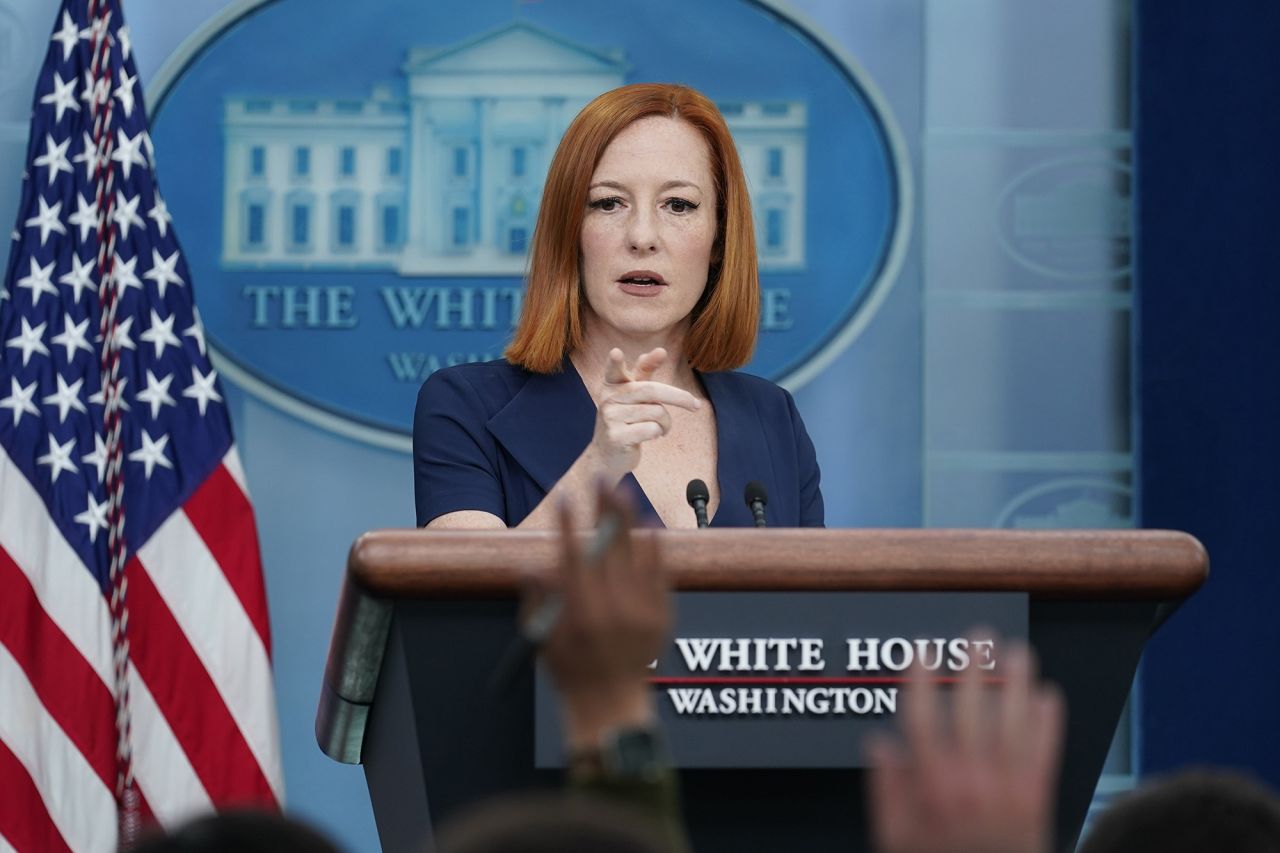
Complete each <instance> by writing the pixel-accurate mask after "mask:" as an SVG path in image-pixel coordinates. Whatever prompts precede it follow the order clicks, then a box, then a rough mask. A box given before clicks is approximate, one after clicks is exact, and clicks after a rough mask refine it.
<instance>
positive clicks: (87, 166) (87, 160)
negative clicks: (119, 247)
mask: <svg viewBox="0 0 1280 853" xmlns="http://www.w3.org/2000/svg"><path fill="white" fill-rule="evenodd" d="M80 135H81V137H82V139H83V142H82V144H81V147H80V153H79V154H77V155H76V156H74V157H72V158H71V162H72V163H83V164H84V179H85V180H86V181H91V180H93V172H94V170H95V169H96V168H97V167H98V146H97V145H95V144H94V143H93V137H92V136H90V135H89V131H87V130H86V131H83V132H82V133H81V134H80ZM93 206H94V209H95V210H96V209H97V207H98V202H97V200H96V199H95V200H94V203H93ZM80 239H81V240H83V239H84V238H83V237H81V238H80Z"/></svg>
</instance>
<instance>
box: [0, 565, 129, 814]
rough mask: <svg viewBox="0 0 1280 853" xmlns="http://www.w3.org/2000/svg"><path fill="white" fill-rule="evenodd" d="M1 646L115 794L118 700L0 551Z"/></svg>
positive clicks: (50, 713)
mask: <svg viewBox="0 0 1280 853" xmlns="http://www.w3.org/2000/svg"><path fill="white" fill-rule="evenodd" d="M0 643H4V645H5V646H7V647H8V649H9V651H10V653H12V654H13V657H14V659H15V660H17V662H18V665H19V666H20V667H22V671H23V672H25V673H26V676H27V680H28V681H30V682H31V687H32V688H33V689H34V690H35V692H36V695H37V696H39V697H40V702H41V704H43V705H44V707H45V709H46V710H47V711H48V712H49V715H50V716H51V717H53V719H54V720H55V721H56V722H57V723H58V725H59V726H60V727H61V728H62V730H63V731H64V732H66V733H67V738H68V739H70V741H71V742H72V743H73V744H75V747H76V749H78V750H80V753H81V754H82V755H84V757H85V759H86V760H87V761H88V762H89V766H91V767H92V768H93V770H94V772H95V773H97V774H98V778H100V779H101V780H102V782H103V784H104V785H106V786H107V790H108V791H114V790H115V781H116V759H115V749H116V744H115V738H116V726H115V714H116V712H115V700H114V699H112V697H111V692H110V691H109V690H108V689H107V685H105V684H103V683H102V679H101V678H99V677H98V674H97V673H96V672H94V670H93V667H91V666H90V665H89V662H88V661H87V660H85V659H84V657H82V656H81V654H80V652H79V651H78V650H77V649H76V647H75V646H73V645H72V644H71V641H70V640H68V639H67V635H66V634H64V633H62V629H60V628H59V627H58V626H57V625H56V624H54V622H53V620H51V619H50V618H49V616H48V615H47V614H46V613H45V611H44V608H43V607H41V606H40V600H39V599H38V598H37V597H36V591H35V588H34V587H33V586H32V585H31V581H30V579H29V578H27V576H26V575H25V574H23V572H22V569H20V568H18V566H17V564H15V563H14V562H13V559H12V558H11V557H10V556H9V552H8V551H6V550H5V549H4V548H2V547H0Z"/></svg>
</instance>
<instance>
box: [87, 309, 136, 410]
mask: <svg viewBox="0 0 1280 853" xmlns="http://www.w3.org/2000/svg"><path fill="white" fill-rule="evenodd" d="M129 319H133V318H132V317H130V318H129ZM128 384H129V377H127V376H124V377H121V379H120V382H119V383H118V384H117V385H116V393H115V394H114V395H112V397H111V399H112V400H114V401H115V402H116V404H117V405H118V406H119V407H120V408H121V409H123V410H124V411H126V412H128V411H131V409H130V408H129V404H128V403H126V402H125V400H124V386H126V385H128ZM106 400H107V389H106V386H103V388H102V390H100V391H99V392H98V393H97V394H91V395H90V396H89V402H90V403H93V404H95V405H98V406H106V405H107V402H106Z"/></svg>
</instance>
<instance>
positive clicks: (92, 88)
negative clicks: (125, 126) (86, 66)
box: [80, 71, 111, 106]
mask: <svg viewBox="0 0 1280 853" xmlns="http://www.w3.org/2000/svg"><path fill="white" fill-rule="evenodd" d="M110 89H111V81H110V80H109V79H108V78H106V77H103V78H101V79H98V80H94V79H93V72H92V71H85V72H84V86H83V87H82V88H81V91H80V100H82V101H84V102H85V103H86V104H89V105H90V106H92V105H93V104H101V103H103V102H104V101H106V99H107V92H109V91H110Z"/></svg>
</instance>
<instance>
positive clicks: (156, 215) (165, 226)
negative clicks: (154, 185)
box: [147, 193, 173, 237]
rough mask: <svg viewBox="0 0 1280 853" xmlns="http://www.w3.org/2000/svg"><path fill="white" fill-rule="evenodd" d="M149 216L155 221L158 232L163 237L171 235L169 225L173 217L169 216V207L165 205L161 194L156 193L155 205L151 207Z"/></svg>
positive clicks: (148, 212)
mask: <svg viewBox="0 0 1280 853" xmlns="http://www.w3.org/2000/svg"><path fill="white" fill-rule="evenodd" d="M147 216H148V217H150V218H151V219H154V220H155V222H156V230H157V231H159V232H160V236H161V237H164V236H166V235H167V234H168V233H169V223H170V222H172V221H173V217H172V216H170V215H169V205H167V204H165V203H164V199H162V198H161V197H160V193H156V201H155V204H153V205H151V209H150V210H148V211H147Z"/></svg>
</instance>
